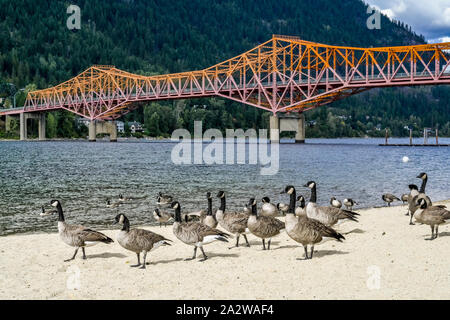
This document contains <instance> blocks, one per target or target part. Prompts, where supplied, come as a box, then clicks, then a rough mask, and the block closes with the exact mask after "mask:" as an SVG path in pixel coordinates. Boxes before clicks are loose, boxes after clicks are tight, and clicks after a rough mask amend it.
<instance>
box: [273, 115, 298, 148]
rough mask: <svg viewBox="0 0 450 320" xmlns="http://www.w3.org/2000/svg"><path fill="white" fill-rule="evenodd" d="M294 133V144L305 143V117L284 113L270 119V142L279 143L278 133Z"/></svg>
mask: <svg viewBox="0 0 450 320" xmlns="http://www.w3.org/2000/svg"><path fill="white" fill-rule="evenodd" d="M284 131H291V132H292V131H294V132H295V143H305V133H306V127H305V115H304V114H303V113H289V114H287V113H285V114H278V115H276V116H271V117H270V142H272V143H279V142H280V133H281V132H284Z"/></svg>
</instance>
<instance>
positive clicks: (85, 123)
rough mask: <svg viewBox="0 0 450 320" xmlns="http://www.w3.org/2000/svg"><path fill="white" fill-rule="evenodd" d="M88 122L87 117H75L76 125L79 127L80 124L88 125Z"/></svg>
mask: <svg viewBox="0 0 450 320" xmlns="http://www.w3.org/2000/svg"><path fill="white" fill-rule="evenodd" d="M89 122H90V120H89V119H87V118H84V117H79V118H78V119H77V125H78V127H80V126H82V125H83V126H86V127H89Z"/></svg>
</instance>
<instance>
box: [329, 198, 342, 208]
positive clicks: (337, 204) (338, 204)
mask: <svg viewBox="0 0 450 320" xmlns="http://www.w3.org/2000/svg"><path fill="white" fill-rule="evenodd" d="M330 205H331V206H332V207H335V208H338V209H340V208H341V207H342V202H341V201H339V200H338V199H336V198H335V197H332V198H331V199H330Z"/></svg>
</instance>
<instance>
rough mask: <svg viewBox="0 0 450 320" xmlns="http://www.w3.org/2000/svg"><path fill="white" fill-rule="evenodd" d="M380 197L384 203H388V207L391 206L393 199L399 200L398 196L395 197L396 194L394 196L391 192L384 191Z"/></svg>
mask: <svg viewBox="0 0 450 320" xmlns="http://www.w3.org/2000/svg"><path fill="white" fill-rule="evenodd" d="M381 199H382V200H383V201H384V202H386V204H387V205H388V207H390V206H391V203H392V202H394V201H401V200H400V199H399V198H397V197H396V196H394V195H393V194H391V193H385V194H383V195H382V196H381Z"/></svg>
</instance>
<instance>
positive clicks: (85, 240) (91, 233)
mask: <svg viewBox="0 0 450 320" xmlns="http://www.w3.org/2000/svg"><path fill="white" fill-rule="evenodd" d="M50 204H51V205H52V206H53V207H56V210H57V211H58V233H59V237H60V238H61V240H62V241H63V242H64V243H65V244H67V245H69V246H72V247H76V249H75V253H74V254H73V257H72V258H70V259H67V260H64V261H65V262H67V261H71V260H73V259H75V257H76V255H77V253H78V249H79V248H81V249H82V250H83V259H86V252H85V249H84V248H85V247H90V246H93V245H96V244H98V243H100V242H103V243H112V242H114V241H113V240H112V239H111V238H109V237H107V236H106V235H104V234H103V233H101V232H98V231H95V230H92V229H89V228H86V227H83V226H81V225H74V224H68V223H66V222H65V219H64V214H63V209H62V206H61V203H60V202H59V201H58V200H52V201H51V202H50Z"/></svg>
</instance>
